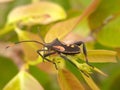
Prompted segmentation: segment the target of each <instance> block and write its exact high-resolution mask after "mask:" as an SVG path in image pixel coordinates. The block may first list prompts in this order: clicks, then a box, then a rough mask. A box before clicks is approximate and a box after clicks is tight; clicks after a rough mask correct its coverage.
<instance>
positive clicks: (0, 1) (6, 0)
mask: <svg viewBox="0 0 120 90" xmlns="http://www.w3.org/2000/svg"><path fill="white" fill-rule="evenodd" d="M12 1H13V0H0V3H7V2H12Z"/></svg>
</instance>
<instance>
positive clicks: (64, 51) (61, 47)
mask: <svg viewBox="0 0 120 90" xmlns="http://www.w3.org/2000/svg"><path fill="white" fill-rule="evenodd" d="M23 42H34V43H38V44H41V45H43V46H44V48H43V49H40V50H37V51H36V52H37V53H38V54H39V55H40V56H41V57H42V58H43V60H44V59H45V60H47V61H49V62H52V63H54V62H53V61H52V60H49V59H48V58H47V57H48V56H50V55H53V54H58V55H59V56H60V57H62V58H63V59H65V60H66V59H67V60H69V59H68V58H67V57H66V55H75V54H79V53H81V49H80V47H79V46H81V45H83V47H82V50H83V54H84V56H85V60H86V63H87V64H88V65H90V64H89V63H88V58H87V50H86V46H85V44H84V42H82V41H78V42H75V43H72V44H65V43H63V42H61V41H60V40H58V39H57V38H56V39H55V40H53V41H52V42H51V43H41V42H39V41H34V40H29V41H20V42H16V43H15V44H19V43H23ZM8 47H9V46H8ZM8 47H7V48H8ZM45 48H47V49H45ZM41 52H46V53H43V55H42V54H41ZM54 64H55V63H54ZM90 66H91V65H90Z"/></svg>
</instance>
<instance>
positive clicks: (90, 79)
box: [81, 73, 100, 90]
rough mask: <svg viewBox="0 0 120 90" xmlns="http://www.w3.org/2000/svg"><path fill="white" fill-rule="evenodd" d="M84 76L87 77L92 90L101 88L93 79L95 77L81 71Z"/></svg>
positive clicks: (86, 79)
mask: <svg viewBox="0 0 120 90" xmlns="http://www.w3.org/2000/svg"><path fill="white" fill-rule="evenodd" d="M81 74H82V76H83V78H84V79H85V81H86V83H87V84H88V85H89V86H90V88H91V89H92V90H100V88H99V87H98V86H97V85H96V83H95V82H94V81H93V79H92V78H91V77H90V76H89V77H88V76H86V75H84V74H83V73H81Z"/></svg>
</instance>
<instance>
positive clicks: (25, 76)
mask: <svg viewBox="0 0 120 90" xmlns="http://www.w3.org/2000/svg"><path fill="white" fill-rule="evenodd" d="M3 90H44V89H43V87H42V86H41V85H40V84H39V82H38V81H37V80H36V79H35V78H34V77H32V76H31V75H30V74H29V73H27V72H25V71H20V72H19V73H18V74H17V75H16V76H15V77H14V78H13V79H12V80H11V81H10V82H9V83H8V84H7V85H6V86H5V87H4V89H3Z"/></svg>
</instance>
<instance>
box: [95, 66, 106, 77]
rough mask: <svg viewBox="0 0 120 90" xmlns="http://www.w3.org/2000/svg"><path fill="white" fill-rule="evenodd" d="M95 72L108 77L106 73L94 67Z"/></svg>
mask: <svg viewBox="0 0 120 90" xmlns="http://www.w3.org/2000/svg"><path fill="white" fill-rule="evenodd" d="M94 71H96V72H98V73H100V74H102V75H104V76H108V75H107V74H105V73H104V72H102V71H101V70H99V69H98V68H96V67H94Z"/></svg>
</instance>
